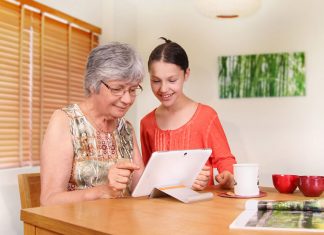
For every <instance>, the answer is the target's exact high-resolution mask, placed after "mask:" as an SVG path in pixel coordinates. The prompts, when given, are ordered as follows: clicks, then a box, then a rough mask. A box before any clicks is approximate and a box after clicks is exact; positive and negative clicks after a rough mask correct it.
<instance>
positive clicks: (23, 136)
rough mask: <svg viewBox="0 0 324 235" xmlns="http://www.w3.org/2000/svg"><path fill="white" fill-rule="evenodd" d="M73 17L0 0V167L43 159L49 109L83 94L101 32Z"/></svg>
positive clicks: (30, 163)
mask: <svg viewBox="0 0 324 235" xmlns="http://www.w3.org/2000/svg"><path fill="white" fill-rule="evenodd" d="M21 2H23V3H26V2H29V1H21ZM38 6H40V7H41V8H42V9H41V10H43V11H44V9H47V10H48V9H50V8H48V7H46V6H43V5H41V4H39V3H38ZM34 7H35V6H34ZM50 12H51V14H53V13H55V12H57V13H58V15H59V16H66V17H67V19H69V20H71V19H73V18H71V17H70V16H67V15H66V14H63V13H60V12H59V11H56V10H53V9H51V10H50ZM54 15H55V14H54ZM73 21H74V23H73V24H72V23H70V22H66V23H64V21H63V22H61V21H58V20H57V19H53V18H52V17H49V16H48V15H46V13H44V12H42V11H41V12H37V11H34V10H30V9H29V8H26V7H25V5H22V4H13V3H12V2H6V1H0V168H8V167H19V166H25V165H37V164H39V155H40V146H41V141H42V138H43V134H44V131H45V130H46V126H47V124H48V121H49V118H50V116H51V114H52V113H53V111H54V110H55V109H58V108H61V107H63V106H65V105H67V104H68V103H76V102H80V101H81V100H82V98H83V94H84V92H83V80H84V79H83V78H84V68H85V63H86V59H87V56H88V53H89V51H90V50H91V49H92V48H93V47H95V46H97V45H98V44H99V36H98V35H97V34H94V32H92V31H91V30H87V28H86V27H85V25H86V26H87V24H86V23H84V24H83V25H82V29H81V28H79V27H77V26H76V25H75V22H81V21H79V20H77V19H75V20H73ZM81 23H82V22H81ZM90 26H91V25H90ZM89 28H91V29H96V31H97V32H101V30H100V29H98V28H94V26H91V27H89Z"/></svg>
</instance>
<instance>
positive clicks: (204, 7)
mask: <svg viewBox="0 0 324 235" xmlns="http://www.w3.org/2000/svg"><path fill="white" fill-rule="evenodd" d="M195 4H196V7H197V9H198V11H199V12H200V13H202V14H203V15H205V16H207V17H211V18H225V19H227V18H237V17H242V16H248V15H251V14H252V13H254V12H255V11H257V10H258V9H259V7H260V5H261V0H195Z"/></svg>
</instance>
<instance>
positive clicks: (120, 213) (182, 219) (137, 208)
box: [21, 186, 314, 235]
mask: <svg viewBox="0 0 324 235" xmlns="http://www.w3.org/2000/svg"><path fill="white" fill-rule="evenodd" d="M262 190H263V191H266V192H267V196H266V197H263V198H260V199H275V200H298V199H306V198H305V197H303V196H302V195H301V194H300V193H299V192H295V193H294V194H280V193H277V192H276V191H275V190H274V189H271V188H262ZM208 191H211V192H213V193H214V196H215V197H214V199H213V200H209V201H203V202H196V203H192V204H184V203H182V202H179V201H177V200H175V199H173V198H170V197H164V198H154V199H147V198H124V199H102V200H96V201H88V202H81V203H74V204H66V205H59V206H46V207H37V208H29V209H23V210H21V220H23V222H24V229H25V234H26V235H27V234H28V235H29V234H33V235H34V234H69V235H73V234H77V235H81V234H141V235H142V234H152V235H155V234H164V235H176V234H185V235H187V234H199V235H201V234H203V235H204V234H220V235H226V234H231V235H239V234H251V235H253V234H274V233H275V234H278V233H279V234H288V232H286V231H285V232H277V231H276V232H274V231H254V230H233V229H229V225H230V224H231V223H232V221H233V220H234V219H235V218H236V217H237V216H238V215H239V214H240V213H241V212H242V211H243V210H244V203H245V201H246V199H233V198H222V197H219V196H217V194H218V193H220V192H224V191H223V190H221V189H219V188H218V187H217V186H216V187H212V188H210V189H209V190H208ZM292 234H297V233H296V232H295V233H292ZM298 234H314V233H300V232H298Z"/></svg>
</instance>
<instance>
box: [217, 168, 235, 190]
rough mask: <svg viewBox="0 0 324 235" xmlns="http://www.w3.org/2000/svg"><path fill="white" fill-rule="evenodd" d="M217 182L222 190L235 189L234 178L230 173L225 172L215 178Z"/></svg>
mask: <svg viewBox="0 0 324 235" xmlns="http://www.w3.org/2000/svg"><path fill="white" fill-rule="evenodd" d="M215 180H216V181H217V182H218V183H219V185H220V186H221V188H224V189H232V188H233V187H234V176H233V175H232V173H231V172H229V171H223V172H222V173H220V174H219V175H216V176H215Z"/></svg>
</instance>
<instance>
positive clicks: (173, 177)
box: [132, 149, 212, 197]
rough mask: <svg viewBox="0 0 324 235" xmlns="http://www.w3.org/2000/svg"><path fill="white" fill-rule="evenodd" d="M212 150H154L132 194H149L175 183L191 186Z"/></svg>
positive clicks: (135, 195) (137, 195) (138, 195)
mask: <svg viewBox="0 0 324 235" xmlns="http://www.w3.org/2000/svg"><path fill="white" fill-rule="evenodd" d="M211 152H212V150H211V149H191V150H173V151H158V152H154V153H153V154H152V156H151V158H150V160H149V162H148V164H147V165H146V167H145V170H144V172H143V174H142V176H141V178H140V179H139V181H138V184H137V185H136V187H135V189H134V191H133V193H132V196H133V197H140V196H147V195H150V194H151V192H152V191H153V189H154V188H160V187H168V186H174V185H184V186H186V187H191V186H192V184H193V182H194V181H195V179H196V178H197V176H198V174H199V172H200V171H201V169H202V168H203V166H204V165H205V163H206V162H207V160H208V158H209V156H210V154H211Z"/></svg>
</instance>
